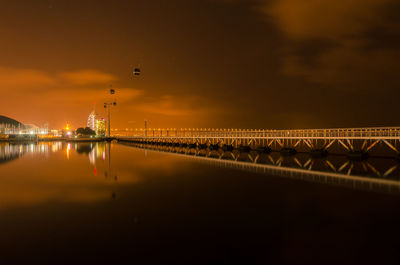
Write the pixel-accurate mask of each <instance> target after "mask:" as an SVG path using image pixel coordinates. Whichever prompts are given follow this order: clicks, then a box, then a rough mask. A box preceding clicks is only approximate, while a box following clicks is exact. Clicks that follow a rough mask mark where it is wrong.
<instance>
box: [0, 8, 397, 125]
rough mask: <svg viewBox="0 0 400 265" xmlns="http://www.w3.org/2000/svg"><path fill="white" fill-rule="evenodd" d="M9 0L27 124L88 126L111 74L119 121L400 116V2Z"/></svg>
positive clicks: (12, 96) (13, 73)
mask: <svg viewBox="0 0 400 265" xmlns="http://www.w3.org/2000/svg"><path fill="white" fill-rule="evenodd" d="M0 4H1V8H0V20H1V23H0V91H1V95H2V96H1V97H0V106H1V107H0V115H6V116H9V117H12V118H14V119H17V120H19V121H21V122H23V123H28V124H31V123H33V124H36V125H39V126H41V125H43V124H44V123H46V122H48V123H49V125H50V127H52V128H61V127H62V126H63V125H64V124H65V123H66V122H70V123H71V124H72V126H74V127H79V126H83V125H85V123H86V120H87V116H88V115H89V113H90V112H91V110H92V109H93V105H94V103H96V109H97V111H98V112H99V113H100V114H102V115H104V109H103V102H104V101H105V100H106V99H107V91H108V89H109V86H110V85H111V84H112V85H113V87H114V88H115V89H116V91H117V98H116V99H117V101H118V106H117V107H116V108H114V109H113V119H114V121H113V122H114V123H113V127H118V128H136V127H137V128H139V127H143V121H144V120H145V119H147V120H148V121H149V126H150V127H156V128H159V127H164V128H171V127H172V128H173V127H175V128H184V127H191V128H193V127H202V128H204V127H207V128H208V127H215V128H271V129H280V128H322V127H329V128H331V127H359V126H399V125H400V115H399V113H400V108H399V104H398V102H399V100H400V91H399V88H400V78H399V71H400V15H398V14H400V3H399V1H396V0H336V1H329V0H308V1H299V0H168V1H166V0H146V1H144V0H130V1H119V0H110V1H101V0H97V1H83V0H80V1H72V0H68V1H67V0H65V1H63V0H58V1H50V0H42V1H40V0H35V1H32V0H26V1H20V0H9V1H7V0H0ZM135 67H140V68H141V70H142V73H143V74H142V75H141V76H140V77H134V76H133V75H132V69H133V68H135Z"/></svg>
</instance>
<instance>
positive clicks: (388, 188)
mask: <svg viewBox="0 0 400 265" xmlns="http://www.w3.org/2000/svg"><path fill="white" fill-rule="evenodd" d="M124 145H129V146H133V147H135V148H140V149H144V150H145V152H147V150H152V151H158V152H170V153H172V154H175V155H179V156H181V157H185V158H188V159H196V160H197V161H201V162H203V163H207V164H210V165H213V166H215V167H223V168H234V169H239V170H246V171H251V172H257V173H264V174H268V175H275V176H282V177H289V178H296V179H302V180H307V181H312V182H319V183H325V184H333V185H341V186H346V187H350V188H355V189H366V190H373V191H382V192H395V193H398V192H400V167H399V161H398V160H397V159H393V158H385V157H371V158H369V159H367V160H349V159H348V158H347V157H346V156H338V155H337V156H326V157H312V156H310V155H309V154H305V153H299V154H296V155H287V154H281V153H278V152H273V153H262V152H253V151H251V152H239V151H223V150H221V149H220V150H209V149H198V148H196V149H194V148H182V147H168V146H154V145H147V144H133V143H132V144H127V143H124Z"/></svg>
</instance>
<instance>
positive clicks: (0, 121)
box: [0, 115, 23, 127]
mask: <svg viewBox="0 0 400 265" xmlns="http://www.w3.org/2000/svg"><path fill="white" fill-rule="evenodd" d="M0 124H7V125H12V126H16V127H17V126H23V124H22V123H20V122H19V121H16V120H14V119H11V118H8V117H6V116H2V115H0Z"/></svg>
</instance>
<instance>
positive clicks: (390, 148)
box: [118, 127, 400, 158]
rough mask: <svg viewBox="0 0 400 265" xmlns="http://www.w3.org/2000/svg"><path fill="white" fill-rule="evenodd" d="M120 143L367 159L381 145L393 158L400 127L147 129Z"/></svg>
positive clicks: (398, 149)
mask: <svg viewBox="0 0 400 265" xmlns="http://www.w3.org/2000/svg"><path fill="white" fill-rule="evenodd" d="M118 140H119V141H125V142H136V143H152V144H157V145H173V146H183V147H186V146H189V145H196V146H207V147H212V148H219V147H221V148H225V149H232V148H236V149H237V148H250V149H254V150H256V149H257V148H264V150H265V151H267V150H270V149H271V150H276V151H281V152H292V153H293V152H297V151H301V152H313V153H315V154H319V155H325V154H326V153H327V152H328V150H329V151H331V150H336V151H333V152H334V153H336V152H338V151H339V152H346V153H347V154H349V155H351V156H359V157H360V158H364V157H365V156H366V154H369V153H372V152H373V151H374V149H377V147H378V146H381V147H384V148H381V149H386V150H384V151H385V152H387V153H388V154H390V155H392V156H393V155H396V156H397V155H399V154H400V127H377V128H345V129H315V130H234V129H231V130H230V129H224V130H222V129H184V130H176V129H167V130H160V129H158V130H157V129H148V130H142V131H139V132H136V133H132V135H131V136H124V137H118Z"/></svg>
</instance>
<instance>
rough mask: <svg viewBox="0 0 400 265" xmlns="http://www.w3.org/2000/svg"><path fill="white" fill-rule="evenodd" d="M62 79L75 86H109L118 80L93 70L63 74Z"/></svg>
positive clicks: (110, 75)
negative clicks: (108, 84)
mask: <svg viewBox="0 0 400 265" xmlns="http://www.w3.org/2000/svg"><path fill="white" fill-rule="evenodd" d="M60 77H61V78H63V79H65V80H67V81H68V82H69V83H71V84H74V85H90V84H107V83H110V82H113V81H115V80H117V77H116V76H114V75H112V74H109V73H104V72H101V71H97V70H92V69H88V70H80V71H75V72H67V73H62V74H60Z"/></svg>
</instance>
